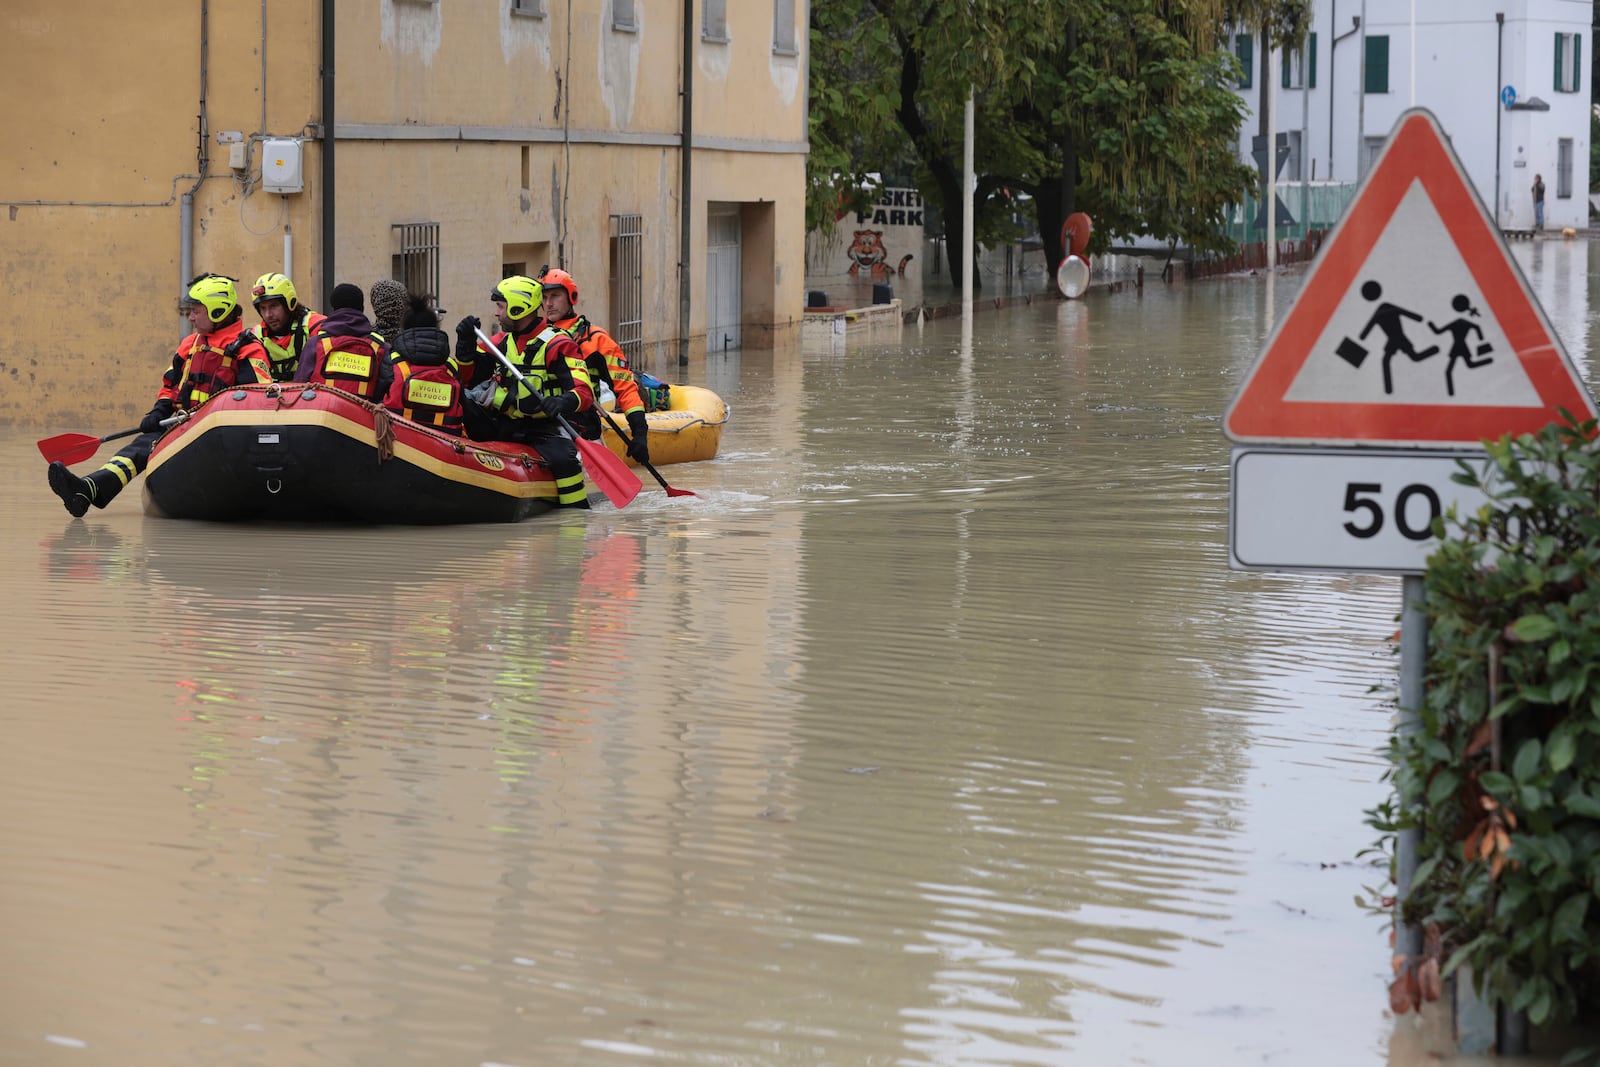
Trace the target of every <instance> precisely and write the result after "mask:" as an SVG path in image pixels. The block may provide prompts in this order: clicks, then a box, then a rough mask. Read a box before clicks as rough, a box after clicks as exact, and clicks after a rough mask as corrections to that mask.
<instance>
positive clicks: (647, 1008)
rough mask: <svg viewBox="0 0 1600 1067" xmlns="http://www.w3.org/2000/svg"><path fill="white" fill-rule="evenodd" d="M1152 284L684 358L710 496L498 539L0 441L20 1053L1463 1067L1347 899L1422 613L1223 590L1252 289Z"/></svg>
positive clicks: (12, 1008) (1587, 329)
mask: <svg viewBox="0 0 1600 1067" xmlns="http://www.w3.org/2000/svg"><path fill="white" fill-rule="evenodd" d="M1515 253H1516V256H1517V259H1518V261H1519V263H1520V264H1521V265H1522V267H1523V269H1524V271H1525V272H1526V273H1528V274H1529V277H1530V280H1531V281H1532V283H1533V285H1534V288H1535V290H1536V292H1537V293H1538V294H1539V296H1540V298H1541V299H1542V300H1543V301H1544V303H1545V307H1546V310H1547V313H1548V314H1549V316H1550V318H1551V320H1552V322H1553V324H1554V325H1555V327H1556V329H1557V331H1558V333H1560V334H1561V336H1562V338H1563V340H1564V341H1565V342H1566V344H1567V346H1568V349H1569V351H1570V352H1571V354H1572V356H1573V358H1574V360H1575V361H1576V362H1577V363H1578V365H1579V366H1580V367H1581V368H1582V369H1583V371H1584V373H1585V375H1586V377H1587V378H1588V380H1590V382H1591V384H1592V383H1593V375H1592V372H1591V370H1590V353H1591V350H1592V347H1593V340H1592V331H1593V329H1594V327H1593V323H1592V312H1591V310H1590V309H1591V307H1592V306H1593V304H1594V301H1593V296H1592V294H1591V292H1590V283H1589V271H1590V265H1591V260H1592V253H1591V246H1590V245H1588V244H1587V243H1586V242H1583V241H1579V242H1561V241H1545V242H1540V243H1537V244H1528V243H1524V244H1521V245H1519V246H1517V247H1516V249H1515ZM1150 278H1151V280H1152V284H1149V285H1147V287H1146V289H1145V291H1144V293H1143V294H1142V295H1141V294H1139V293H1136V292H1132V291H1124V292H1119V293H1115V294H1104V293H1099V294H1091V296H1090V298H1088V299H1086V300H1083V301H1079V302H1073V303H1063V302H1056V301H1054V300H1048V299H1047V300H1043V301H1039V302H1036V303H1035V304H1034V305H1033V306H1031V307H1019V308H1015V309H1012V310H1009V311H1005V312H998V313H997V312H989V313H984V314H980V315H978V316H977V317H976V319H975V325H976V330H975V333H974V335H973V336H972V339H971V344H970V350H969V349H967V348H965V347H964V346H963V343H962V334H961V327H960V324H959V323H957V322H949V321H943V320H939V321H934V322H930V323H928V324H927V325H925V326H922V327H920V328H918V327H909V326H908V327H907V328H906V331H905V335H904V337H903V339H902V341H901V342H900V343H899V344H866V343H863V344H860V345H852V346H851V347H849V348H848V349H846V350H843V351H836V350H832V349H829V348H826V347H794V348H788V349H780V350H778V351H775V352H767V351H746V352H743V353H737V352H736V353H733V354H731V355H726V356H712V357H709V358H705V359H703V360H697V361H696V363H695V364H694V365H693V366H691V367H690V368H689V369H688V371H687V378H686V380H687V381H689V382H691V383H694V384H704V385H708V386H710V387H711V388H713V389H715V390H717V391H718V392H719V393H721V394H722V395H723V396H724V397H725V398H726V399H727V400H728V401H729V403H730V404H731V405H732V408H733V419H732V422H731V423H730V425H729V427H728V429H727V432H726V434H725V436H724V438H723V443H722V454H721V456H720V457H719V458H718V459H717V460H715V461H714V462H710V463H701V464H688V465H678V466H669V467H665V468H663V469H662V473H663V474H664V475H665V476H666V477H667V479H668V481H670V482H671V483H672V484H673V485H675V486H678V487H682V488H687V489H691V490H694V491H695V492H696V493H698V494H699V497H698V498H693V499H690V498H684V499H669V498H667V497H666V495H665V494H664V493H662V492H660V491H658V490H657V489H656V487H655V486H654V484H653V483H651V482H650V481H649V480H648V479H647V480H646V485H647V489H646V491H645V492H644V493H643V494H641V496H640V497H639V499H638V500H637V501H636V502H635V503H634V504H632V505H631V506H629V507H628V508H626V509H625V510H621V511H618V510H615V509H613V508H611V507H610V506H609V505H602V506H601V507H599V508H598V509H597V510H595V511H593V512H591V513H588V514H581V513H562V514H558V515H551V516H546V517H540V518H536V519H533V520H531V521H529V522H527V523H524V524H521V525H517V526H471V527H453V528H446V529H400V528H384V529H364V528H306V527H266V526H206V525H201V524H194V523H179V522H171V521H165V520H158V519H153V518H152V519H147V518H146V517H144V516H143V515H142V514H141V511H140V507H139V499H138V495H137V493H135V492H129V493H127V494H125V495H124V496H123V498H121V499H119V500H117V501H116V502H114V503H113V505H112V506H111V507H110V508H109V509H107V510H105V511H91V513H90V514H89V516H88V517H87V518H85V519H83V520H80V521H74V520H72V519H70V518H69V517H68V515H67V514H66V512H65V511H64V510H63V509H62V507H61V505H60V503H59V501H58V500H57V499H56V498H55V497H54V496H52V495H51V493H50V492H49V490H48V488H47V487H46V485H45V478H44V464H43V462H42V461H41V460H40V458H39V455H38V452H37V450H36V449H35V447H34V441H35V440H36V439H37V438H39V437H43V436H45V435H47V434H52V433H60V432H66V431H94V432H99V433H105V432H110V431H112V430H115V429H118V428H120V427H116V426H105V427H96V426H75V425H74V426H63V425H54V424H43V425H41V426H38V427H6V428H0V458H3V460H4V462H3V464H0V499H3V501H4V505H5V506H4V509H3V511H0V534H3V538H4V545H5V562H6V566H5V568H4V571H3V572H0V593H3V596H4V602H5V603H6V604H7V605H8V606H9V608H8V610H7V612H6V617H5V621H4V622H3V623H0V632H3V636H4V643H3V648H4V651H3V652H0V667H3V669H4V671H5V675H6V678H7V680H8V687H7V688H8V693H7V697H6V699H5V701H4V703H3V706H0V726H3V727H4V733H5V737H6V739H7V743H6V745H5V746H4V748H3V749H0V752H3V755H0V803H3V805H4V807H5V809H6V811H7V812H8V813H9V814H8V817H7V818H6V819H5V820H4V821H3V822H0V871H3V874H0V938H3V941H4V944H5V946H6V958H7V965H6V967H5V968H4V970H3V971H0V1063H5V1064H13V1063H15V1064H28V1065H34V1064H41V1065H55V1064H96V1065H98V1064H117V1065H119V1067H125V1065H144V1064H149V1065H162V1067H189V1065H213V1064H229V1065H235V1067H241V1065H271V1067H284V1065H301V1064H306V1065H313V1064H360V1065H393V1064H417V1065H434V1064H454V1065H470V1067H479V1065H483V1067H494V1065H505V1067H542V1065H551V1064H582V1065H604V1067H610V1065H621V1064H637V1063H641V1062H648V1061H655V1062H663V1063H682V1064H697V1065H698V1064H730V1065H791V1064H792V1065H801V1064H804V1065H817V1064H837V1065H861V1064H874V1065H887V1064H894V1065H947V1064H986V1065H1007V1067H1009V1065H1035V1064H1038V1065H1057V1064H1085V1065H1111V1064H1152V1065H1162V1067H1165V1065H1192V1064H1222V1063H1272V1064H1293V1065H1297V1067H1301V1065H1308V1064H1313V1065H1320V1064H1328V1065H1341V1067H1351V1065H1395V1067H1420V1065H1422V1064H1425V1063H1439V1062H1441V1061H1440V1060H1439V1059H1438V1058H1437V1057H1430V1049H1431V1048H1435V1047H1436V1046H1432V1045H1430V1044H1429V1040H1430V1039H1429V1036H1428V1035H1426V1034H1424V1033H1422V1032H1420V1031H1419V1030H1418V1028H1417V1027H1416V1026H1415V1025H1414V1020H1413V1019H1411V1018H1405V1019H1401V1020H1399V1021H1396V1020H1394V1019H1393V1018H1391V1017H1390V1016H1389V1015H1388V1013H1387V997H1386V993H1385V987H1386V983H1387V979H1388V971H1389V962H1388V960H1389V949H1388V944H1387V940H1386V938H1387V930H1386V926H1385V923H1384V921H1383V919H1382V918H1381V917H1377V916H1373V915H1370V914H1368V913H1366V912H1364V911H1362V910H1361V909H1359V908H1358V907H1357V906H1356V905H1355V903H1354V902H1353V899H1352V898H1353V897H1355V896H1357V895H1363V894H1364V893H1365V889H1364V887H1372V888H1380V887H1382V885H1383V883H1384V880H1385V874H1384V872H1383V870H1381V869H1380V868H1378V867H1374V866H1373V865H1372V864H1371V862H1370V861H1369V860H1368V859H1364V858H1363V859H1358V853H1360V852H1361V851H1362V850H1363V849H1365V848H1366V847H1368V846H1369V845H1370V844H1371V843H1372V842H1373V840H1374V836H1375V835H1374V832H1373V831H1371V830H1370V829H1368V828H1367V827H1366V826H1365V824H1364V814H1363V813H1364V809H1366V808H1368V807H1370V806H1372V805H1373V804H1375V803H1377V802H1378V801H1380V800H1381V799H1382V798H1383V797H1384V795H1385V792H1386V787H1385V785H1384V783H1383V782H1382V781H1381V776H1382V774H1383V771H1384V764H1383V761H1382V758H1381V749H1382V746H1383V745H1384V742H1385V739H1386V738H1387V736H1388V732H1389V729H1390V721H1391V708H1390V707H1389V706H1388V704H1387V700H1388V697H1387V696H1386V694H1385V692H1374V691H1373V689H1374V687H1379V688H1380V689H1383V690H1386V689H1387V688H1388V687H1390V686H1391V685H1392V684H1393V682H1394V681H1395V675H1396V671H1397V661H1396V660H1395V659H1394V658H1393V657H1392V656H1391V655H1390V651H1389V641H1390V637H1391V635H1392V634H1393V633H1394V632H1395V629H1396V625H1397V624H1396V622H1395V618H1396V616H1397V614H1398V611H1399V606H1400V603H1399V589H1400V583H1399V580H1398V579H1395V578H1385V577H1373V576H1348V575H1345V576H1341V575H1292V576H1291V575H1277V574H1246V573H1236V572H1230V571H1229V570H1228V568H1227V504H1228V471H1227V460H1228V443H1227V441H1226V439H1225V438H1224V437H1223V435H1222V432H1221V428H1220V422H1221V414H1222V411H1223V409H1224V407H1225V406H1226V404H1227V402H1228V400H1229V399H1230V397H1231V396H1232V394H1233V391H1234V389H1235V388H1236V387H1237V385H1238V383H1239V380H1240V377H1241V376H1242V374H1243V373H1244V372H1245V370H1246V369H1247V368H1248V367H1249V365H1250V363H1251V362H1252V360H1253V359H1254V357H1255V355H1256V353H1257V351H1258V350H1259V348H1260V345H1261V343H1262V341H1263V339H1264V338H1265V335H1266V332H1267V330H1268V329H1269V328H1270V326H1271V321H1270V318H1271V316H1270V315H1269V313H1268V310H1269V309H1268V307H1267V304H1266V302H1267V300H1268V299H1269V297H1268V288H1269V287H1268V284H1267V281H1266V279H1263V278H1259V277H1238V278H1229V279H1219V280H1214V281H1208V282H1198V283H1191V284H1188V285H1179V286H1177V287H1175V288H1172V289H1167V288H1165V287H1163V286H1162V285H1161V284H1160V283H1159V281H1155V271H1154V270H1152V271H1151V272H1150ZM1303 278H1304V274H1303V272H1295V273H1288V272H1286V273H1284V274H1281V275H1280V276H1279V277H1278V278H1276V279H1275V280H1274V282H1273V284H1272V286H1271V300H1272V301H1273V303H1274V304H1275V306H1276V308H1277V309H1278V310H1279V311H1280V312H1281V310H1282V308H1284V307H1285V306H1287V303H1288V301H1289V300H1290V299H1291V298H1292V296H1293V293H1294V290H1295V289H1296V288H1297V287H1298V286H1299V284H1300V283H1301V281H1302V280H1303ZM150 364H151V367H152V368H153V369H152V374H151V382H152V391H153V389H154V383H155V379H156V377H157V374H158V373H159V367H160V366H161V357H160V355H159V354H153V355H152V358H151V360H150ZM649 369H652V370H654V371H656V372H657V373H661V374H662V375H663V376H664V377H667V378H668V379H669V380H674V379H675V375H676V373H677V370H676V368H675V367H669V366H655V367H651V368H649ZM111 452H112V448H111V447H110V446H108V447H106V448H105V449H103V450H102V453H101V458H102V459H104V458H106V457H107V456H109V455H110V454H111ZM81 469H83V468H80V470H81ZM1445 1062H1449V1061H1445Z"/></svg>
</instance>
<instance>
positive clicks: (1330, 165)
mask: <svg viewBox="0 0 1600 1067" xmlns="http://www.w3.org/2000/svg"><path fill="white" fill-rule="evenodd" d="M1338 6H1339V5H1338V3H1337V0H1335V3H1334V8H1335V9H1337V8H1338ZM1351 18H1352V19H1353V20H1354V22H1355V25H1353V26H1351V27H1350V28H1349V29H1348V30H1345V31H1344V32H1343V33H1340V34H1339V35H1338V36H1336V37H1334V39H1333V43H1332V44H1331V45H1329V46H1328V180H1329V181H1337V180H1338V176H1337V175H1335V174H1334V173H1333V106H1334V101H1335V97H1334V94H1333V84H1334V82H1333V79H1334V72H1335V71H1337V70H1338V69H1339V68H1338V66H1337V65H1335V63H1334V49H1336V48H1338V47H1339V42H1340V41H1342V40H1344V39H1345V38H1346V37H1349V36H1350V35H1351V34H1352V33H1355V32H1356V31H1358V30H1360V29H1361V16H1359V15H1352V16H1351ZM1337 31H1338V23H1333V24H1332V25H1330V26H1329V27H1328V32H1329V33H1330V34H1333V33H1336V32H1337ZM1357 177H1360V175H1357Z"/></svg>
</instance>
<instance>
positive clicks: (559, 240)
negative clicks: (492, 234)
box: [556, 0, 572, 270]
mask: <svg viewBox="0 0 1600 1067" xmlns="http://www.w3.org/2000/svg"><path fill="white" fill-rule="evenodd" d="M562 66H563V69H562V71H561V81H562V83H563V84H562V89H561V92H559V93H557V94H556V95H557V97H558V98H559V99H560V101H561V154H562V159H563V167H564V173H563V174H562V177H561V218H560V219H558V220H557V221H556V265H557V266H559V267H560V268H561V269H562V270H566V269H567V194H568V193H570V192H571V191H572V0H567V57H566V59H565V60H564V61H563V63H562Z"/></svg>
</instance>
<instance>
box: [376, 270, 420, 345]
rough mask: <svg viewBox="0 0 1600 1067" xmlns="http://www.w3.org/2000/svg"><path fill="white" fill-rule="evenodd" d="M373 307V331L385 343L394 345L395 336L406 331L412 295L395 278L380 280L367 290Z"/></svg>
mask: <svg viewBox="0 0 1600 1067" xmlns="http://www.w3.org/2000/svg"><path fill="white" fill-rule="evenodd" d="M367 302H368V303H369V304H370V305H371V306H372V329H373V332H374V333H376V334H377V335H378V337H379V338H380V339H382V340H383V341H384V342H386V343H388V344H390V345H393V344H394V338H395V335H396V334H398V333H399V332H400V331H401V330H403V329H405V325H404V323H403V321H402V320H403V319H404V318H405V316H406V311H407V308H408V307H409V306H410V304H411V294H410V293H408V292H406V287H405V286H404V285H402V284H400V283H399V282H397V281H395V280H394V279H393V278H379V279H378V280H377V281H375V282H373V283H372V286H371V288H369V289H368V290H367Z"/></svg>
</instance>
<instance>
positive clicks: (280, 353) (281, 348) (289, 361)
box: [240, 307, 326, 382]
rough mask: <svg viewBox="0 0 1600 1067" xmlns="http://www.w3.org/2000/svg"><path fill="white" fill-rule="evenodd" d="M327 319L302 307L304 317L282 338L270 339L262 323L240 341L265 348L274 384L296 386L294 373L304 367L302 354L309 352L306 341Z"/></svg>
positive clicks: (246, 333)
mask: <svg viewBox="0 0 1600 1067" xmlns="http://www.w3.org/2000/svg"><path fill="white" fill-rule="evenodd" d="M324 318H326V316H324V315H319V314H317V313H316V312H315V311H311V310H310V309H308V308H304V307H302V308H301V309H300V314H298V315H296V316H295V319H294V325H292V326H291V327H289V332H288V333H286V334H284V335H283V336H282V337H269V336H268V335H267V325H266V323H264V322H261V323H257V324H256V325H255V326H254V327H252V328H251V329H249V330H246V331H245V335H244V337H242V338H240V341H241V343H244V344H248V343H249V342H250V341H254V342H255V343H256V344H258V345H260V346H261V351H262V354H263V355H265V356H266V358H267V362H268V363H269V364H270V365H271V367H272V380H273V381H277V382H292V381H294V372H295V371H296V370H297V369H298V368H299V366H300V354H301V353H302V352H303V351H304V350H305V347H306V338H307V337H309V336H310V335H311V334H313V333H315V332H316V330H317V327H318V326H320V325H322V320H323V319H324Z"/></svg>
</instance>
